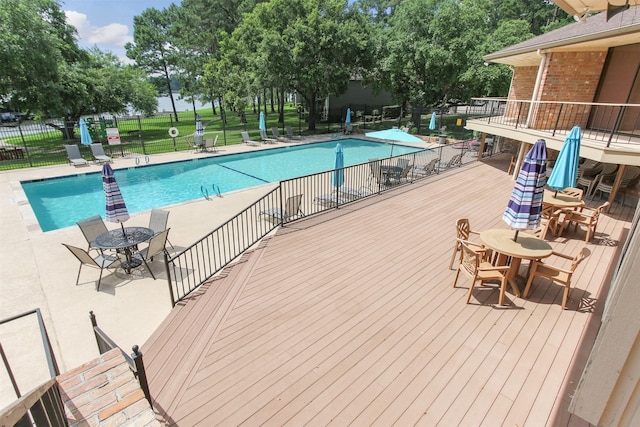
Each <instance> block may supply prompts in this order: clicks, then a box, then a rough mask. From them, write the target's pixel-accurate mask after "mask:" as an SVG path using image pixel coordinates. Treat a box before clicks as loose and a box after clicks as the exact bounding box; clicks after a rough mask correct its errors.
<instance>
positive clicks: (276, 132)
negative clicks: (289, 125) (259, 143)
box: [271, 127, 285, 141]
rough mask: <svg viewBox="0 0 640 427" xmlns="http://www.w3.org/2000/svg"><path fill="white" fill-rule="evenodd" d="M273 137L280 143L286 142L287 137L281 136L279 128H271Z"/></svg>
mask: <svg viewBox="0 0 640 427" xmlns="http://www.w3.org/2000/svg"><path fill="white" fill-rule="evenodd" d="M271 135H272V136H273V137H274V138H275V139H277V140H278V141H284V140H285V137H284V136H282V135H280V131H279V130H278V128H277V127H272V128H271Z"/></svg>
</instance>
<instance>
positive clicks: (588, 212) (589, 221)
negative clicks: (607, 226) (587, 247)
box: [560, 202, 609, 243]
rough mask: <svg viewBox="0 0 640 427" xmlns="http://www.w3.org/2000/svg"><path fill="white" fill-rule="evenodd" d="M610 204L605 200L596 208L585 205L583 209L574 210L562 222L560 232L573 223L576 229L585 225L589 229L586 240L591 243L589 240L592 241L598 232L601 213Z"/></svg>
mask: <svg viewBox="0 0 640 427" xmlns="http://www.w3.org/2000/svg"><path fill="white" fill-rule="evenodd" d="M608 206H609V202H604V203H603V204H602V205H600V206H598V207H597V208H595V209H594V208H587V207H584V208H582V210H581V211H573V212H569V213H567V214H566V215H565V217H564V220H563V222H562V228H561V230H560V234H562V233H563V231H564V229H565V228H567V227H569V226H570V225H571V224H573V229H574V231H575V230H576V229H577V228H578V225H584V226H585V227H586V229H587V230H586V232H587V235H586V237H585V240H584V241H585V242H587V243H589V241H591V236H593V235H594V234H596V227H597V226H598V220H599V219H600V214H601V213H602V211H603V210H604V209H606V208H607V207H608Z"/></svg>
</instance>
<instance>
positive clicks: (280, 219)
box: [260, 194, 304, 223]
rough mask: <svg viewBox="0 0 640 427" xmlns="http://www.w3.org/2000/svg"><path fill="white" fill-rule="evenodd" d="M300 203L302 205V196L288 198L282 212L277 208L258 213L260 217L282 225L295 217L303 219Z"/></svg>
mask: <svg viewBox="0 0 640 427" xmlns="http://www.w3.org/2000/svg"><path fill="white" fill-rule="evenodd" d="M300 203H302V194H297V195H295V196H291V197H288V198H287V200H286V202H285V204H284V212H282V211H281V210H280V208H279V207H278V208H270V209H265V210H263V211H262V212H260V217H264V218H265V219H266V220H268V221H271V222H274V223H284V222H288V221H290V220H292V219H294V218H296V217H303V216H304V212H302V209H301V208H300Z"/></svg>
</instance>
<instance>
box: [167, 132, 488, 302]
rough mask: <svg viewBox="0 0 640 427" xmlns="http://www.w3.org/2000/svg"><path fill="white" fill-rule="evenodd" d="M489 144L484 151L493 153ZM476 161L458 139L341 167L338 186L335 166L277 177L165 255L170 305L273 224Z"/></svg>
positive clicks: (475, 154)
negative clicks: (258, 195)
mask: <svg viewBox="0 0 640 427" xmlns="http://www.w3.org/2000/svg"><path fill="white" fill-rule="evenodd" d="M474 148H475V149H474ZM494 148H495V147H491V149H490V150H487V152H486V154H487V155H491V154H493V150H494ZM477 159H478V152H477V146H474V145H473V144H470V143H469V141H463V142H461V143H458V144H451V145H443V146H440V147H437V148H434V149H425V150H420V151H417V152H414V153H409V154H401V155H396V156H390V157H386V158H383V159H371V160H370V161H369V162H366V163H361V164H357V165H353V166H348V167H345V168H343V169H342V174H343V175H344V177H343V182H342V184H341V185H340V186H338V187H336V186H335V184H334V183H335V181H334V174H336V172H337V171H335V170H332V171H326V172H320V173H315V174H311V175H305V176H302V177H298V178H292V179H288V180H284V181H280V182H279V183H278V184H277V187H276V188H274V189H273V190H271V191H269V192H268V193H267V194H266V195H264V196H263V197H261V198H260V199H259V200H258V201H256V202H254V203H253V204H251V205H250V206H249V207H247V208H246V209H244V210H243V211H242V212H240V213H238V214H237V215H236V216H234V217H233V218H231V219H230V220H228V221H227V222H225V223H224V224H222V225H221V226H220V227H218V228H216V229H215V230H213V231H212V232H211V233H209V234H207V235H206V236H204V237H203V238H201V239H200V240H198V241H197V242H195V243H194V244H192V245H191V246H189V247H188V248H186V249H184V250H183V251H181V252H179V253H176V254H175V255H173V256H168V255H166V254H165V266H166V270H167V271H166V272H167V281H168V286H169V294H170V297H171V304H172V306H175V305H176V304H177V303H178V302H179V301H181V300H183V299H184V298H186V297H187V296H188V295H190V294H191V293H192V292H193V291H194V290H196V289H197V288H198V287H199V286H200V285H202V284H203V283H205V282H206V281H207V280H209V279H210V278H211V277H212V276H213V275H215V274H216V273H218V272H219V271H221V270H222V269H223V268H224V267H226V266H227V265H229V264H230V263H231V262H232V261H233V260H235V259H236V258H238V257H239V256H240V255H242V254H243V253H244V252H245V251H247V250H248V249H249V248H251V247H252V246H254V245H255V244H257V243H258V242H259V241H260V240H261V239H262V238H264V237H265V236H266V235H267V234H269V233H270V232H271V231H272V230H274V229H275V228H276V227H277V226H279V225H286V224H288V223H290V222H293V221H297V220H299V219H301V218H304V217H306V216H309V215H313V214H317V213H320V212H324V211H327V210H329V209H336V208H339V207H340V206H343V205H345V204H348V203H352V202H355V201H357V200H360V199H363V198H366V197H371V196H374V195H376V194H380V193H382V192H384V191H388V190H390V189H393V188H397V187H398V186H400V185H405V184H410V183H412V182H414V181H417V180H420V179H424V178H428V177H430V176H434V175H437V174H438V173H440V172H443V171H445V170H447V169H451V168H457V167H460V166H463V165H465V164H468V163H471V162H474V161H476V160H477Z"/></svg>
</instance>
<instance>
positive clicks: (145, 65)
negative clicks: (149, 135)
mask: <svg viewBox="0 0 640 427" xmlns="http://www.w3.org/2000/svg"><path fill="white" fill-rule="evenodd" d="M178 15H179V8H178V6H176V5H174V4H172V5H171V6H169V7H168V8H166V9H163V10H158V9H155V8H149V9H146V10H145V11H143V12H142V14H141V15H139V16H135V17H134V18H133V43H127V44H126V45H125V49H126V50H127V57H128V58H129V59H132V60H133V61H135V64H136V67H138V68H140V69H142V70H144V71H145V72H146V73H147V74H149V75H152V76H154V75H155V76H161V77H162V79H163V82H164V84H163V85H162V86H161V87H159V88H158V89H160V91H161V93H166V94H168V95H169V98H170V99H171V106H172V108H173V114H174V118H175V120H176V121H178V112H177V111H176V105H175V101H174V98H173V89H172V88H171V75H172V74H174V73H177V72H178V71H179V70H177V68H176V64H177V62H178V61H177V58H178V56H179V55H178V53H177V49H176V47H175V45H174V43H173V37H172V26H173V25H174V24H173V23H174V22H176V21H177V19H178Z"/></svg>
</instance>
